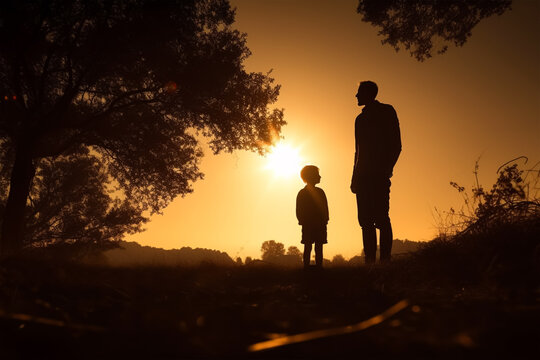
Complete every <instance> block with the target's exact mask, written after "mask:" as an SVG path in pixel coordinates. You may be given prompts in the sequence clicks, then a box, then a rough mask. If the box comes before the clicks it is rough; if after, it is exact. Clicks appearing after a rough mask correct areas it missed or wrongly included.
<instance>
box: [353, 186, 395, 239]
mask: <svg viewBox="0 0 540 360" xmlns="http://www.w3.org/2000/svg"><path fill="white" fill-rule="evenodd" d="M390 185H391V182H390V179H388V178H382V179H381V178H379V179H368V180H364V181H362V182H361V185H360V186H359V188H358V190H357V193H356V206H357V208H358V222H359V223H360V226H362V227H364V226H373V225H375V227H376V228H379V229H380V228H381V227H384V226H386V225H388V224H390V218H389V216H388V210H389V209H390Z"/></svg>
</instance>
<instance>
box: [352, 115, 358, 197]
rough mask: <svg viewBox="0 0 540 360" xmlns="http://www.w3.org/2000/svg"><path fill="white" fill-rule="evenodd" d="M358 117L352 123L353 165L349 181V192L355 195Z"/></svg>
mask: <svg viewBox="0 0 540 360" xmlns="http://www.w3.org/2000/svg"><path fill="white" fill-rule="evenodd" d="M358 156H359V154H358V117H357V118H356V120H355V121H354V163H353V175H352V179H351V191H352V192H353V193H354V194H356V192H357V191H358V189H357V186H358V185H357V180H356V178H357V176H358V167H357V165H358Z"/></svg>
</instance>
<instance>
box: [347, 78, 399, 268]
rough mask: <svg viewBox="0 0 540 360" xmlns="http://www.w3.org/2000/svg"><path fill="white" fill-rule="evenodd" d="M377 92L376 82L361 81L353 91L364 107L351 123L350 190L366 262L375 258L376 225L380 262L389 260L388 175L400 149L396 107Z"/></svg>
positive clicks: (390, 236) (390, 249)
mask: <svg viewBox="0 0 540 360" xmlns="http://www.w3.org/2000/svg"><path fill="white" fill-rule="evenodd" d="M377 93H378V87H377V84H375V83H374V82H372V81H363V82H361V83H360V86H359V87H358V92H357V94H356V98H357V99H358V105H359V106H364V108H363V109H362V113H360V115H358V116H357V117H356V121H355V125H354V128H355V131H354V134H355V143H356V152H355V155H354V169H353V176H352V181H351V191H352V192H353V193H354V194H356V205H357V208H358V222H359V223H360V226H361V227H362V238H363V242H364V253H365V259H366V263H374V262H375V256H376V252H377V233H376V230H375V229H376V228H377V229H379V231H380V259H381V262H385V261H389V260H390V253H391V251H392V225H391V223H390V217H389V216H388V210H389V201H390V178H391V177H392V172H393V169H394V165H395V164H396V161H397V159H398V157H399V154H400V153H401V134H400V130H399V121H398V118H397V114H396V111H395V110H394V108H393V107H392V106H391V105H388V104H382V103H380V102H378V101H377V100H375V98H376V97H377Z"/></svg>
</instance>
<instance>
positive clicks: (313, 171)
mask: <svg viewBox="0 0 540 360" xmlns="http://www.w3.org/2000/svg"><path fill="white" fill-rule="evenodd" d="M317 175H319V168H318V167H316V166H315V165H306V166H304V167H303V168H302V170H301V171H300V177H301V178H302V180H304V182H305V183H307V182H308V180H312V179H314V178H315V177H316V176H317ZM312 182H315V180H313V181H312Z"/></svg>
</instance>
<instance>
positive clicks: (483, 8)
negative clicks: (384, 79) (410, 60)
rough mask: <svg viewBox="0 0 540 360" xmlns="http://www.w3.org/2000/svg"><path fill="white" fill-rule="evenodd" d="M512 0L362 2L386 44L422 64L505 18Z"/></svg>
mask: <svg viewBox="0 0 540 360" xmlns="http://www.w3.org/2000/svg"><path fill="white" fill-rule="evenodd" d="M511 4H512V0H475V1H470V0H430V1H426V0H359V3H358V8H357V12H358V13H359V14H360V15H362V20H363V21H365V22H368V23H370V24H372V25H374V26H376V27H378V28H380V30H379V35H382V36H383V37H384V39H383V40H382V43H383V44H389V45H390V46H392V47H393V48H394V49H396V51H398V50H400V49H401V48H402V47H404V48H405V50H407V51H410V53H411V56H413V57H415V58H416V59H417V60H418V61H424V60H425V59H428V58H430V57H432V55H433V53H437V54H442V53H445V52H446V51H447V49H448V45H449V44H453V45H455V46H463V44H465V42H466V41H467V40H468V39H469V37H470V36H471V31H472V29H473V28H474V27H475V26H476V25H477V24H478V23H479V22H480V21H481V20H483V19H484V18H487V17H489V16H492V15H494V14H497V15H501V14H502V13H504V12H505V11H507V10H509V9H510V6H511Z"/></svg>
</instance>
